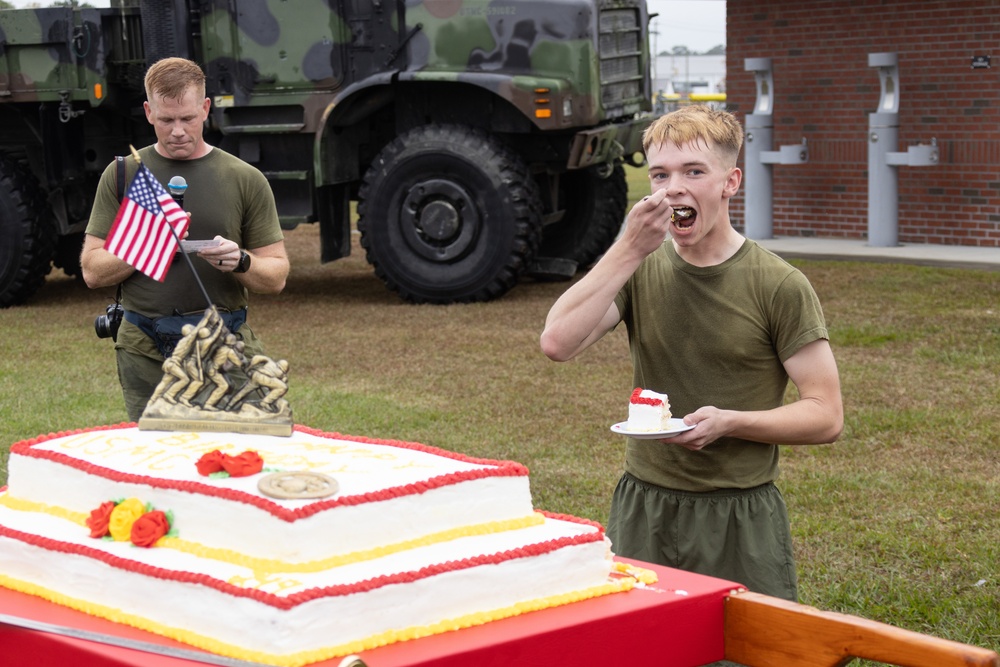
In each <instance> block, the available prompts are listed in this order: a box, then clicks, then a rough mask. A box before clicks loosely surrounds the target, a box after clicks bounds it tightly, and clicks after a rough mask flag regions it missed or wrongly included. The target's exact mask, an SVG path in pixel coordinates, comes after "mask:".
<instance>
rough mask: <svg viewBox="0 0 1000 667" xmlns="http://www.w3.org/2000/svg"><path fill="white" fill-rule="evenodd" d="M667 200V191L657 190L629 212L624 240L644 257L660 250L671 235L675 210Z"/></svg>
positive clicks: (637, 203)
mask: <svg viewBox="0 0 1000 667" xmlns="http://www.w3.org/2000/svg"><path fill="white" fill-rule="evenodd" d="M666 198H667V197H666V191H664V190H657V191H656V192H654V193H653V194H651V195H649V196H648V197H643V198H642V199H641V200H639V201H638V202H636V204H635V206H633V207H632V210H631V211H629V214H628V219H627V220H626V224H625V232H624V234H623V235H622V240H623V241H625V242H626V243H629V244H631V245H632V246H633V247H634V248H635V249H636V250H637V251H638V252H639V253H641V254H642V255H643V256H645V255H648V254H649V253H651V252H653V251H654V250H656V249H657V248H659V247H660V246H661V245H662V244H663V242H664V241H665V240H666V239H667V236H668V234H669V230H670V217H671V215H672V214H673V209H672V208H670V204H668V203H667V201H666Z"/></svg>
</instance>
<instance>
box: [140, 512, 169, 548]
mask: <svg viewBox="0 0 1000 667" xmlns="http://www.w3.org/2000/svg"><path fill="white" fill-rule="evenodd" d="M169 532H170V521H169V520H168V519H167V515H166V514H165V513H164V512H162V511H160V510H153V511H152V512H146V513H145V514H143V515H142V516H141V517H139V518H138V519H136V520H135V523H133V524H132V535H131V540H132V544H134V545H136V546H139V547H151V546H153V545H154V544H156V541H157V540H158V539H160V538H161V537H163V536H164V535H166V534H167V533H169Z"/></svg>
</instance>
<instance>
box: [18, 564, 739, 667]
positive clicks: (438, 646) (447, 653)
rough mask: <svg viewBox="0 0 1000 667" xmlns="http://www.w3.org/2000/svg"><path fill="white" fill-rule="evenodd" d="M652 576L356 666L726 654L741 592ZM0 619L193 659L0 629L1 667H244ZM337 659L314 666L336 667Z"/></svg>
mask: <svg viewBox="0 0 1000 667" xmlns="http://www.w3.org/2000/svg"><path fill="white" fill-rule="evenodd" d="M621 560H623V561H624V562H627V563H632V564H635V565H638V566H639V567H643V568H646V569H650V570H653V571H654V572H656V574H657V576H658V577H659V581H658V582H657V583H656V584H655V585H653V586H650V587H648V588H646V589H641V588H636V589H633V590H631V591H629V592H627V593H616V594H613V595H606V596H603V597H600V598H596V599H592V600H585V601H583V602H578V603H575V604H571V605H566V606H563V607H556V608H553V609H546V610H544V611H539V612H534V613H530V614H524V615H522V616H517V617H514V618H508V619H504V620H501V621H495V622H493V623H488V624H486V625H482V626H478V627H473V628H468V629H465V630H460V631H457V632H449V633H445V634H441V635H435V636H433V637H427V638H424V639H417V640H413V641H408V642H401V643H398V644H393V645H391V646H385V647H382V648H379V649H375V650H372V651H365V652H364V653H362V654H361V655H360V656H359V657H361V659H362V660H364V662H365V663H366V664H367V665H368V667H418V666H425V667H429V666H431V665H433V666H434V667H458V666H459V665H461V666H463V667H469V666H475V667H490V666H491V665H497V666H500V665H503V666H504V667H511V666H512V665H521V666H524V665H551V666H557V665H608V666H611V665H620V664H635V665H646V664H648V665H660V666H663V667H696V666H697V665H704V664H706V663H710V662H714V661H716V660H721V659H722V658H723V655H724V650H725V646H724V637H723V625H724V610H723V607H724V603H725V599H726V597H727V596H728V595H729V594H730V592H731V591H733V590H736V589H739V588H741V587H740V586H739V585H738V584H734V583H732V582H728V581H724V580H722V579H714V578H712V577H705V576H701V575H697V574H691V573H689V572H682V571H680V570H673V569H670V568H665V567H659V566H655V565H650V564H648V563H641V562H637V561H629V560H627V559H621ZM0 614H3V615H5V616H8V617H16V618H17V619H26V620H28V621H37V622H42V623H45V624H50V625H52V626H61V627H66V628H72V629H75V630H80V631H85V632H89V633H97V634H100V635H105V636H109V637H112V638H118V639H122V640H125V641H131V642H135V641H138V642H144V643H147V644H150V645H155V646H156V647H157V648H162V649H163V650H168V651H169V650H178V649H179V650H181V651H184V652H186V653H187V654H188V656H190V657H191V658H190V659H188V658H187V657H185V658H179V657H171V656H166V655H157V654H156V653H154V652H148V651H141V650H137V649H134V648H125V647H122V646H115V645H111V644H105V643H100V642H97V641H91V640H88V639H80V638H77V637H68V636H63V635H61V634H58V633H57V632H44V631H39V630H31V629H26V628H24V627H18V626H17V625H15V624H13V622H12V623H10V624H7V623H0V655H2V656H3V663H4V664H10V665H30V666H31V667H65V666H66V665H81V666H86V667H126V666H129V667H132V666H136V665H141V666H142V667H197V666H198V665H199V664H203V663H200V662H199V661H198V659H196V657H195V656H199V655H200V656H205V657H206V658H208V659H213V660H221V661H220V662H216V663H215V664H230V665H248V664H251V663H244V662H240V661H236V660H231V659H224V658H219V657H218V656H212V655H211V654H207V653H204V652H202V651H199V650H198V649H194V648H192V647H190V646H187V645H184V644H180V643H178V642H174V641H172V640H169V639H165V638H163V637H159V636H157V635H153V634H150V633H147V632H144V631H142V630H136V629H134V628H130V627H127V626H124V625H119V624H117V623H112V622H110V621H105V620H103V619H99V618H94V617H91V616H87V615H86V614H83V613H80V612H77V611H74V610H72V609H68V608H66V607H60V606H58V605H54V604H51V603H48V602H45V601H44V600H41V599H40V598H35V597H32V596H29V595H24V594H22V593H16V592H14V591H10V590H7V589H4V588H0ZM340 662H341V659H340V658H336V659H332V660H327V661H324V662H319V663H314V667H336V666H337V665H339V664H340Z"/></svg>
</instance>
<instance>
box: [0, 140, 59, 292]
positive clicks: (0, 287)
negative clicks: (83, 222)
mask: <svg viewBox="0 0 1000 667" xmlns="http://www.w3.org/2000/svg"><path fill="white" fill-rule="evenodd" d="M41 209H42V203H41V199H40V198H39V190H38V184H37V183H36V182H35V179H34V177H33V176H31V175H30V174H29V173H27V171H26V170H24V169H22V168H21V167H20V166H19V165H18V164H17V163H16V162H14V161H12V160H8V159H5V158H0V308H7V307H9V306H14V305H17V304H21V303H24V302H25V301H27V300H28V299H29V298H30V297H31V295H33V294H34V293H35V292H36V291H38V288H39V287H41V286H42V283H43V282H45V276H47V275H48V274H49V271H50V270H51V269H52V254H53V252H55V233H54V230H52V229H51V225H50V224H49V223H48V219H47V217H46V216H44V215H41V214H40V211H41Z"/></svg>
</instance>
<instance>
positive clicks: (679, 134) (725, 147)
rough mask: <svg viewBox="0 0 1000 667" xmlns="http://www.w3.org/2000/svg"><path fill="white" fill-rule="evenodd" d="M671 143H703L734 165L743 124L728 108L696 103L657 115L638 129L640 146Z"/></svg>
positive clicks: (644, 148) (741, 136) (728, 164)
mask: <svg viewBox="0 0 1000 667" xmlns="http://www.w3.org/2000/svg"><path fill="white" fill-rule="evenodd" d="M668 141H669V142H671V143H673V144H674V145H675V146H678V147H680V146H683V145H684V144H687V143H691V142H695V143H704V144H705V145H706V146H708V147H709V148H715V149H717V150H718V151H719V153H720V155H721V157H722V158H723V159H724V161H725V162H726V164H727V166H730V167H735V166H736V160H737V158H738V157H739V155H740V148H742V147H743V126H742V125H740V122H739V121H738V120H736V116H734V115H733V114H731V113H729V112H728V111H719V110H717V109H712V108H710V107H707V106H705V105H701V104H697V105H692V106H687V107H681V108H680V109H677V110H676V111H671V112H670V113H668V114H666V115H663V116H660V117H659V118H657V119H656V120H654V121H653V123H652V125H650V126H649V127H647V128H646V131H645V132H643V133H642V149H643V150H644V151H646V152H647V153H648V152H649V147H650V146H659V145H660V144H664V143H666V142H668Z"/></svg>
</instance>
